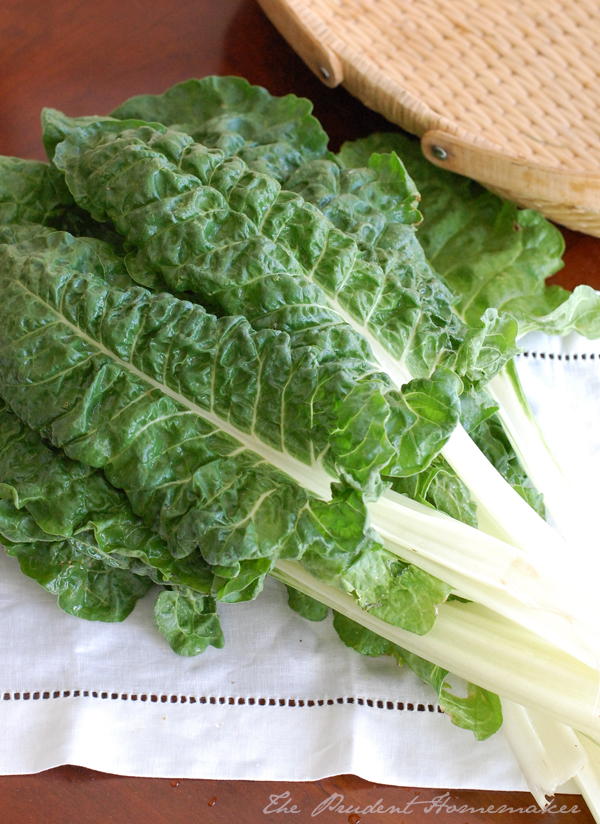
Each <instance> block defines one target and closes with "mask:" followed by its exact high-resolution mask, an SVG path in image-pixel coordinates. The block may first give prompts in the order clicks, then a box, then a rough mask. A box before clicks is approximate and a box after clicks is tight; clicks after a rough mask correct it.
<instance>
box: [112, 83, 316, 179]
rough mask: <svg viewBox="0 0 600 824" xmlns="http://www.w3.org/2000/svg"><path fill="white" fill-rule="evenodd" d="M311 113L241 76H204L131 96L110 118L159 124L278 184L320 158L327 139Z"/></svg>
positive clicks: (302, 102)
mask: <svg viewBox="0 0 600 824" xmlns="http://www.w3.org/2000/svg"><path fill="white" fill-rule="evenodd" d="M311 112H312V103H310V101H308V100H306V99H304V98H298V97H296V96H295V95H293V94H288V95H286V96H285V97H272V96H271V95H270V94H269V93H268V92H267V90H266V89H263V88H261V87H260V86H251V85H250V84H249V83H248V81H247V80H244V79H243V78H241V77H205V78H203V79H202V80H187V81H186V82H185V83H179V84H178V85H176V86H173V87H172V88H170V89H168V90H167V91H166V92H165V93H164V94H159V95H151V94H145V95H139V96H137V97H132V98H131V99H130V100H127V101H126V102H125V103H123V105H121V106H119V108H118V109H115V111H114V112H112V117H116V118H118V119H119V120H145V121H149V122H157V123H163V124H164V125H165V126H171V127H172V128H173V129H175V130H176V131H180V132H185V133H186V134H189V135H191V136H192V137H193V138H194V140H195V141H196V142H197V143H203V144H204V145H205V146H210V147H212V148H217V149H220V150H221V151H222V152H224V154H225V155H228V156H229V155H237V156H238V157H241V158H242V160H244V161H245V162H246V163H247V164H248V166H249V167H250V168H251V169H255V170H256V171H259V172H267V173H268V174H270V175H271V176H272V177H275V178H276V179H278V180H281V179H284V178H286V177H288V176H289V175H290V174H291V173H292V171H293V170H294V169H296V168H297V167H298V166H300V165H301V164H302V163H304V162H306V161H307V160H311V159H313V158H316V157H321V156H322V155H324V154H325V150H326V147H327V140H328V138H327V135H326V134H325V132H324V131H323V129H322V128H321V125H320V124H319V122H318V121H317V120H316V119H315V118H314V117H313V116H312V115H311Z"/></svg>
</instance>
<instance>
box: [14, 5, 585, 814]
mask: <svg viewBox="0 0 600 824" xmlns="http://www.w3.org/2000/svg"><path fill="white" fill-rule="evenodd" d="M207 74H235V75H240V76H244V77H246V78H247V79H248V80H249V81H250V82H252V83H258V84H260V85H263V86H265V87H266V88H267V89H268V90H269V91H270V92H271V93H273V94H286V93H288V92H294V93H295V94H297V95H301V96H305V97H308V98H310V99H311V100H312V101H313V102H314V104H315V114H316V115H317V117H318V118H319V119H320V120H321V122H322V123H323V125H324V127H325V129H326V130H327V131H328V133H329V134H330V136H331V148H332V149H336V148H337V147H338V146H339V145H340V143H341V142H342V141H343V140H346V139H354V138H357V137H361V136H364V135H367V134H369V133H370V132H372V131H375V130H378V129H379V130H381V129H389V128H390V126H389V124H388V123H387V122H386V121H385V120H383V118H381V117H380V116H378V115H377V114H375V113H373V112H371V111H369V110H368V109H365V108H364V107H363V106H362V105H361V104H360V103H358V102H357V101H356V100H354V99H353V98H352V97H351V96H350V95H349V94H348V93H347V92H346V91H345V90H344V89H342V88H338V89H328V88H326V87H325V86H323V85H322V84H321V83H320V82H319V80H318V79H317V78H316V77H315V76H314V75H313V74H312V73H311V72H310V71H309V70H308V69H307V68H306V67H305V65H304V64H303V63H302V61H301V60H300V59H299V58H298V57H297V56H296V55H295V54H294V52H293V51H292V50H291V49H290V48H289V46H288V45H287V44H286V43H285V41H284V40H283V39H282V38H281V37H280V35H279V34H278V33H277V31H276V30H275V29H274V28H273V27H272V26H271V24H270V23H269V22H268V21H267V19H266V18H265V17H264V15H263V13H262V12H261V10H260V8H259V7H258V6H257V4H256V3H255V2H254V0H194V2H189V0H177V1H175V0H103V2H100V0H26V1H25V2H23V0H19V2H17V1H16V0H3V2H2V3H0V154H8V155H17V156H20V157H25V158H39V159H43V158H44V153H43V149H42V143H41V136H40V127H39V114H40V110H41V109H42V107H43V106H51V107H55V108H59V109H61V110H62V111H65V112H66V113H67V114H71V115H80V114H104V113H106V112H109V111H111V110H112V109H113V108H114V107H116V106H117V105H118V104H119V103H121V102H122V101H123V100H125V99H126V98H127V97H130V96H131V95H134V94H140V93H144V92H148V93H158V92H162V91H164V89H166V88H167V87H168V86H170V85H172V84H173V83H177V82H179V81H182V80H185V79H187V78H189V77H202V76H204V75H207ZM565 237H566V240H567V254H566V256H565V262H566V265H565V268H564V269H563V270H562V272H560V273H559V274H558V275H556V276H555V277H554V279H553V280H554V281H555V282H559V283H561V284H562V285H564V286H566V287H568V288H573V287H574V286H575V285H576V284H578V283H589V284H590V285H593V286H595V287H596V288H600V241H598V240H595V239H592V238H588V237H584V236H583V235H579V234H578V233H575V232H565ZM475 746H476V745H475ZM286 793H289V795H288V796H286V795H285V794H286ZM334 794H337V796H336V798H337V801H338V806H337V807H336V808H335V809H327V810H324V811H323V812H322V813H320V814H319V815H318V816H315V815H313V812H314V811H315V810H316V809H317V808H318V805H319V804H322V803H323V802H324V801H325V800H326V799H327V798H329V797H330V796H333V795H334ZM340 796H343V800H340V798H339V797H340ZM271 797H273V799H274V800H271ZM380 799H381V800H382V804H383V809H389V808H390V807H395V808H396V809H397V810H398V809H399V810H402V811H403V812H402V813H400V812H396V813H394V814H390V813H384V812H383V811H382V810H381V809H380V810H379V812H377V804H378V803H379V801H380ZM436 799H438V801H437V804H436ZM332 803H334V802H332ZM532 804H533V800H532V798H531V796H529V795H528V794H527V793H497V792H473V791H454V790H453V791H450V792H445V791H444V790H443V789H440V790H432V789H427V790H419V789H414V788H398V787H386V786H382V785H375V784H372V783H369V782H366V781H363V780H362V779H359V778H356V777H354V776H338V777H336V778H329V779H325V780H323V781H316V782H307V783H297V784H294V783H285V784H283V783H276V782H273V783H271V782H249V781H239V782H233V781H221V782H220V781H203V780H178V779H177V777H176V776H174V777H173V778H172V779H146V778H130V777H123V776H113V775H106V774H102V773H98V772H94V771H92V770H88V769H85V768H81V767H73V766H63V767H58V768H56V769H54V770H49V771H47V772H44V773H39V774H37V775H30V776H5V777H0V824H21V823H22V822H23V824H25V822H34V824H38V822H39V823H40V824H41V822H43V824H83V822H85V824H106V822H115V824H124V823H125V822H128V824H129V822H131V824H136V822H144V824H160V823H162V822H167V821H168V822H177V824H179V822H181V824H184V823H185V824H188V822H190V824H191V822H202V824H204V823H205V822H206V824H225V822H227V824H229V822H232V824H233V822H235V824H250V823H251V822H252V823H253V822H257V821H264V820H269V819H273V818H274V819H275V820H278V821H281V820H282V819H283V820H288V818H287V816H288V815H289V816H293V817H292V818H291V820H293V821H296V822H307V821H309V820H312V819H313V818H317V820H319V821H322V822H324V823H325V824H329V822H334V821H337V822H346V821H349V822H350V824H358V820H359V819H360V820H362V821H363V822H364V821H366V820H367V819H368V820H370V821H377V820H379V821H394V822H399V821H403V820H405V819H406V820H407V821H412V822H413V824H423V822H425V821H429V820H431V821H434V820H441V821H445V822H452V824H459V822H460V824H475V822H505V824H507V822H509V821H511V822H516V821H525V820H528V819H530V818H531V815H532V812H531V805H532ZM368 805H375V808H376V809H375V811H373V812H370V811H369V809H368ZM441 805H442V806H441ZM448 805H451V806H454V807H455V808H458V809H459V810H460V811H459V812H456V811H455V812H449V811H448ZM502 805H506V806H507V807H512V808H517V809H518V808H522V809H525V810H527V809H528V808H529V809H530V812H524V813H518V812H513V813H510V812H504V813H503V812H500V811H499V808H501V807H502ZM561 805H564V808H565V809H566V810H571V812H565V811H564V810H563V811H562V812H560V813H558V812H557V814H556V815H553V816H552V817H551V820H553V821H555V822H557V821H559V822H561V823H562V822H565V824H566V822H567V821H571V820H572V821H576V822H578V824H589V822H591V821H592V820H593V819H592V817H591V815H590V813H589V811H588V810H587V808H586V807H585V804H583V802H582V800H581V798H580V797H578V796H559V797H557V803H556V806H557V809H558V808H560V806H561ZM574 806H575V808H576V809H572V808H573V807H574ZM340 808H341V809H340ZM357 808H358V812H352V811H353V810H356V809H357ZM365 808H367V809H366V810H365ZM460 808H462V809H460ZM342 809H343V811H344V812H343V813H342ZM480 809H481V810H483V811H481V812H479V811H477V810H480ZM277 810H279V812H277ZM296 811H298V812H296ZM341 813H342V814H341ZM369 816H370V817H369ZM409 816H410V817H409Z"/></svg>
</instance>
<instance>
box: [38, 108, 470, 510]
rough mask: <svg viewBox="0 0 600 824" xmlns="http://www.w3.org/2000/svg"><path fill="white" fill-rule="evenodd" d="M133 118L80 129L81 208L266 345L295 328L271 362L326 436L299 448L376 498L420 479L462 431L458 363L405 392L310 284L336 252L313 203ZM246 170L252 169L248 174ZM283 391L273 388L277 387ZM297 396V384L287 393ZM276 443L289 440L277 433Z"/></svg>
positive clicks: (133, 267)
mask: <svg viewBox="0 0 600 824" xmlns="http://www.w3.org/2000/svg"><path fill="white" fill-rule="evenodd" d="M47 120H48V122H49V123H50V124H51V125H52V128H53V129H54V130H55V131H58V130H60V129H63V131H65V130H68V129H69V124H70V122H71V121H69V120H68V119H66V118H64V117H63V116H61V115H58V114H56V115H54V114H52V113H48V114H47ZM127 125H128V124H126V123H122V122H119V121H102V122H98V123H96V124H93V125H92V126H89V127H87V128H85V129H83V130H76V135H77V137H75V135H72V137H73V139H76V140H78V141H79V140H81V141H84V142H83V143H82V146H83V145H85V148H84V149H82V151H81V153H80V155H79V157H80V161H81V162H79V161H77V162H75V161H73V162H74V163H75V166H74V168H73V170H72V172H71V171H69V172H68V174H67V182H68V183H69V186H70V187H71V188H72V190H73V193H74V196H75V197H76V199H77V200H78V202H79V203H81V204H82V205H83V206H85V207H86V208H88V209H90V210H91V211H92V213H93V214H94V215H95V216H96V217H97V218H98V219H103V218H105V217H106V216H107V215H108V214H109V213H110V215H111V216H112V217H114V218H115V220H116V225H117V224H118V228H119V231H121V232H123V234H124V235H125V236H126V237H127V238H128V242H129V243H130V244H135V243H137V244H138V245H139V251H138V252H137V253H133V252H132V253H131V254H130V255H129V256H128V259H127V265H128V268H129V271H130V272H131V273H132V274H133V276H134V277H135V278H136V279H137V280H138V281H140V282H143V283H144V284H148V283H150V285H156V282H155V281H153V280H152V278H150V280H149V274H150V275H152V271H153V270H154V272H155V274H156V275H158V276H159V278H160V279H161V281H162V279H163V278H164V280H165V281H166V282H167V284H168V285H169V287H170V288H171V289H172V290H173V291H175V292H178V291H191V292H195V293H196V294H198V295H200V297H201V299H202V300H204V301H206V302H208V304H209V305H212V304H217V305H218V306H219V309H220V311H221V312H224V313H226V314H238V313H240V314H243V315H245V316H246V318H247V319H248V320H249V321H250V323H251V324H252V327H253V328H254V329H255V330H256V331H257V332H258V333H259V334H260V333H262V334H263V335H264V339H265V341H273V340H275V338H273V337H269V334H268V333H269V332H277V333H278V334H279V336H278V338H277V341H278V342H279V344H281V341H282V340H283V338H282V337H281V332H286V333H287V335H288V336H289V337H288V338H286V339H285V340H286V345H285V351H284V350H283V349H282V347H281V345H279V353H276V352H275V350H274V347H273V345H270V344H269V345H270V349H271V352H272V353H273V354H270V355H269V356H268V357H269V359H270V361H271V365H270V366H269V371H268V374H269V376H270V378H269V379H270V381H271V383H273V384H275V382H276V378H275V376H276V375H280V376H281V377H280V381H281V383H282V384H287V383H289V379H288V371H291V372H292V373H293V374H294V376H295V378H296V380H295V386H296V387H298V386H300V380H301V378H302V379H303V382H304V389H303V395H302V397H301V396H300V395H297V397H298V400H300V401H301V403H300V404H298V403H297V402H296V403H295V404H294V405H291V404H289V405H288V407H287V409H289V410H290V414H293V415H294V416H295V418H294V430H295V431H296V430H297V432H298V440H300V438H301V437H303V436H304V437H305V433H306V431H307V428H308V427H311V428H312V430H313V433H314V437H315V443H313V445H312V447H310V446H309V444H308V443H306V444H305V446H304V447H303V449H304V451H303V454H300V453H299V451H298V450H299V446H300V445H299V443H298V444H297V445H296V446H295V447H294V448H293V449H292V450H291V451H292V454H294V455H296V456H298V457H299V458H300V459H301V460H305V461H306V460H308V459H309V455H310V450H311V449H312V453H313V454H316V455H321V454H323V455H324V460H325V462H326V463H325V465H326V467H327V468H328V469H329V471H330V472H331V473H332V474H333V475H334V476H337V477H340V478H343V479H345V480H347V481H348V482H350V483H353V484H354V485H356V486H358V487H359V488H362V489H364V490H365V491H366V493H367V494H368V495H369V496H370V497H376V496H378V495H379V494H380V492H381V485H380V481H379V476H380V473H381V472H382V471H383V470H385V472H386V473H387V474H391V475H407V474H411V473H413V472H417V471H419V470H420V469H422V468H423V467H425V466H427V465H428V463H429V462H430V461H431V459H432V457H433V456H434V455H435V454H436V452H437V451H439V449H441V448H442V446H443V444H444V443H445V442H446V440H447V439H448V437H449V436H450V433H451V431H452V429H453V428H454V426H455V425H456V422H457V420H458V417H457V412H458V392H459V391H460V389H461V388H462V385H461V383H460V381H458V380H457V379H456V377H455V376H454V375H452V373H450V372H449V371H447V370H446V371H445V372H442V371H439V372H438V373H436V375H435V376H434V377H433V379H432V380H431V381H430V382H429V383H427V381H429V378H424V379H422V380H421V382H420V383H419V384H417V385H414V386H409V387H408V388H407V389H405V391H404V392H399V391H398V390H396V389H394V388H393V387H392V384H391V380H390V378H389V377H388V376H387V375H385V374H384V373H382V372H381V371H380V370H379V369H378V368H377V367H376V366H375V365H374V362H373V360H374V359H373V355H372V352H371V350H370V348H369V346H368V344H367V342H366V341H365V339H364V338H363V337H362V335H360V334H358V333H357V332H356V331H355V330H354V329H353V328H352V327H351V326H349V325H348V324H347V323H345V322H344V320H343V319H342V318H341V316H340V315H339V314H338V313H337V312H336V311H334V310H333V309H332V307H331V306H330V304H329V301H328V298H327V296H326V295H325V294H324V293H323V291H322V290H321V288H320V286H319V285H318V284H317V283H315V282H310V280H309V276H310V270H311V269H312V268H314V267H313V263H314V260H313V261H312V262H311V260H312V258H314V257H315V256H320V255H321V252H322V251H323V248H322V247H323V242H324V241H323V239H322V238H320V235H321V234H322V231H321V230H322V229H327V227H325V226H321V227H320V226H319V225H318V224H319V222H320V221H323V220H325V219H324V218H323V217H322V216H321V215H320V214H319V213H318V212H316V211H315V210H314V209H312V208H311V207H306V208H304V207H302V201H301V199H300V198H298V197H296V196H291V195H289V194H286V193H285V192H284V193H281V192H280V187H279V185H278V184H277V182H276V181H275V180H273V179H272V178H268V177H266V176H265V175H261V174H258V173H255V172H251V171H249V170H248V169H247V167H246V166H245V165H244V164H243V163H242V161H240V160H239V159H233V160H229V161H228V160H225V159H224V158H223V155H222V153H220V152H218V151H215V150H210V151H209V150H207V149H206V148H205V147H203V146H199V145H198V144H190V138H188V137H187V136H185V135H182V134H178V133H176V132H167V131H166V130H163V131H162V132H161V131H160V130H159V129H158V130H157V129H154V128H153V127H150V126H147V127H143V128H138V129H133V130H130V129H128V128H127ZM88 138H89V143H88ZM67 144H69V141H65V142H63V143H60V144H59V147H58V149H57V157H56V159H57V162H58V163H59V164H62V159H64V157H63V155H65V153H66V154H67V155H68V156H69V157H71V155H70V154H69V146H68V145H67ZM71 148H72V147H71ZM188 149H189V151H188ZM140 153H141V154H140ZM141 157H143V160H141V159H140V158H141ZM61 158H62V159H61ZM169 158H175V159H176V160H177V163H178V164H179V165H175V164H174V163H173V162H171V160H169ZM138 161H139V162H138ZM66 162H68V163H70V162H71V161H66ZM89 163H91V164H92V165H93V166H94V167H95V166H96V165H97V164H100V166H101V169H102V170H101V172H99V176H98V174H97V173H93V174H92V175H91V177H90V176H89V175H88V171H89V169H88V167H87V164H89ZM75 167H76V168H75ZM180 167H181V169H183V168H184V167H185V169H188V171H190V172H192V171H193V172H194V174H191V173H189V174H188V173H184V172H183V171H180ZM86 170H87V171H86ZM155 175H158V177H156V176H155ZM203 175H204V177H205V178H208V177H210V182H211V185H208V183H207V182H202V180H201V178H202V176H203ZM240 175H242V176H245V180H244V181H242V182H240V180H239V178H240ZM159 178H160V180H161V183H160V184H159V185H158V184H157V181H158V180H159ZM246 178H247V179H246ZM157 185H158V188H157ZM176 193H177V194H176ZM280 193H281V198H280V201H281V202H279V201H277V198H278V196H279V194H280ZM290 198H291V200H290ZM274 200H275V201H277V203H274ZM234 206H235V208H234ZM288 207H291V212H290V209H289V208H288ZM236 209H237V210H239V211H236ZM282 209H283V212H282V211H281V210H282ZM167 211H168V212H169V215H167ZM248 215H250V216H251V217H249V216H248ZM251 218H252V219H251ZM315 220H316V221H317V223H316V224H315V225H313V224H314V221H315ZM303 221H305V223H303ZM306 221H307V222H306ZM151 225H152V226H154V228H151ZM327 231H329V230H328V229H327ZM286 232H287V233H288V234H289V235H290V237H291V238H292V239H293V235H294V233H297V234H299V235H301V236H302V237H303V238H304V241H303V244H304V245H302V244H300V246H299V249H300V251H301V252H303V254H304V257H306V255H307V254H308V255H309V256H311V260H308V261H307V260H305V261H304V262H303V263H301V262H300V261H299V260H298V259H297V258H296V257H294V255H293V254H292V252H291V251H290V249H289V248H288V246H286V245H285V243H284V242H283V241H282V237H283V235H284V234H285V233H286ZM332 232H334V233H335V232H337V230H332ZM290 233H291V234H290ZM325 234H327V232H325ZM313 236H314V237H313ZM311 237H313V240H312V241H311V240H310V238H311ZM346 240H347V238H345V236H343V235H342V234H341V233H339V232H337V234H336V235H335V238H334V239H333V241H332V248H331V249H329V251H328V257H327V259H325V257H322V258H321V269H322V270H323V271H324V272H327V271H329V270H330V269H331V268H332V267H337V266H338V265H339V267H341V269H343V267H344V265H346V264H344V262H343V259H342V258H341V257H340V256H339V255H338V253H337V251H335V247H336V244H337V246H338V247H340V244H341V245H342V246H343V244H344V243H345V242H346ZM290 242H291V241H290ZM350 243H352V242H350ZM296 245H297V244H296ZM313 246H314V249H312V250H311V247H313ZM340 248H341V247H340ZM318 250H320V251H318ZM338 251H339V250H338ZM350 251H351V250H350ZM355 251H356V250H355ZM346 257H348V255H346ZM350 257H352V255H351V254H350ZM357 265H358V263H357ZM305 267H307V268H305ZM338 276H339V277H341V276H342V272H341V270H340V272H338V273H337V275H336V277H338ZM365 276H366V275H365ZM390 288H391V287H390ZM349 295H350V290H348V296H349ZM417 314H418V313H417ZM405 333H406V334H409V332H408V331H406V330H405V331H403V332H402V334H405ZM469 345H470V344H469ZM416 348H417V347H415V351H416ZM422 348H423V347H421V349H422ZM430 348H435V347H434V346H432V347H430ZM286 359H287V360H289V365H288V364H287V363H285V362H284V361H285V360H286ZM265 371H266V367H265ZM279 391H281V390H280V388H278V387H277V386H275V385H274V386H273V392H274V393H276V392H279ZM293 391H294V387H293V386H290V388H289V389H288V390H287V393H288V396H291V394H292V392H293ZM426 397H427V399H428V400H427V402H424V400H425V398H426ZM307 401H309V403H310V405H308V404H307ZM442 410H443V413H441V411H442ZM265 436H266V437H269V436H268V433H265ZM270 437H271V439H272V438H275V440H277V441H280V439H281V435H280V434H279V432H278V430H277V429H275V430H274V432H273V435H272V436H270ZM269 442H271V441H269ZM326 448H327V451H326Z"/></svg>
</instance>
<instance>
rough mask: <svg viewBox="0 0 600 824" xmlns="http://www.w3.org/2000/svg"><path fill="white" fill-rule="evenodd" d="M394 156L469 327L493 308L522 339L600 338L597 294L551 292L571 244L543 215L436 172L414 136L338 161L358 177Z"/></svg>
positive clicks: (371, 143)
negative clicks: (533, 334) (510, 320)
mask: <svg viewBox="0 0 600 824" xmlns="http://www.w3.org/2000/svg"><path fill="white" fill-rule="evenodd" d="M392 151H393V152H397V153H398V154H399V155H400V156H401V157H402V160H403V162H404V164H405V165H406V168H407V169H408V172H409V174H410V176H411V177H412V179H413V180H414V182H415V184H416V187H417V189H418V190H419V192H420V193H421V197H422V203H421V206H420V210H421V212H422V213H423V223H422V224H421V226H419V231H418V238H419V241H420V243H421V245H422V246H423V249H424V251H425V254H426V256H427V258H428V260H429V261H430V263H431V265H432V266H433V267H434V269H435V270H436V271H437V272H439V273H440V275H442V276H443V277H444V278H445V280H446V282H447V283H448V285H449V286H450V288H451V289H452V291H453V292H454V293H455V294H456V295H457V296H458V298H459V301H458V304H457V307H456V310H457V312H458V313H459V314H460V316H461V317H462V318H463V320H465V322H466V323H468V324H470V325H471V324H473V323H475V322H476V321H477V320H478V319H479V318H480V317H481V315H482V314H483V312H484V311H485V310H486V309H488V308H490V307H492V308H495V309H497V310H499V311H503V312H508V313H509V314H511V315H513V317H514V318H515V319H516V320H517V322H518V324H519V335H523V334H525V333H526V332H530V331H535V330H539V331H543V332H546V333H547V334H550V335H565V334H567V333H568V332H571V331H576V332H578V333H579V334H580V335H583V336H584V337H587V338H596V337H599V336H600V297H598V295H597V294H596V292H595V291H594V290H592V289H591V288H590V287H587V286H578V287H577V288H576V289H575V290H574V291H573V292H572V293H570V292H569V291H568V290H566V289H563V288H562V287H560V286H556V285H553V286H546V284H545V281H546V279H547V278H549V277H550V276H551V275H553V274H554V273H555V272H557V271H558V270H559V269H561V268H562V266H563V262H562V255H563V253H564V239H563V236H562V234H561V233H560V231H559V230H558V229H557V228H556V227H555V226H553V225H552V224H551V223H550V222H549V221H547V220H546V219H545V218H544V217H542V215H540V214H538V213H537V212H534V211H532V210H529V209H518V208H517V207H516V206H515V205H514V204H512V203H509V202H507V201H504V200H502V199H501V198H499V197H497V196H496V195H493V194H491V193H490V192H488V191H486V190H485V189H484V188H483V187H481V186H480V185H479V184H477V183H475V182H474V181H472V180H469V179H467V178H465V177H462V176H461V175H456V174H453V173H452V172H447V171H445V170H444V169H440V168H438V167H437V166H434V165H433V164H431V163H429V162H428V161H427V160H426V159H425V158H424V157H423V154H422V152H421V148H420V145H419V143H418V142H416V141H415V140H414V139H411V138H409V137H407V136H406V135H401V134H391V133H390V134H386V133H384V134H375V135H371V137H369V138H366V139H364V140H357V141H354V142H352V143H346V144H344V146H343V147H342V150H341V151H340V153H339V155H338V156H337V158H336V159H337V161H338V162H339V163H340V165H342V167H343V168H348V169H350V168H352V167H353V166H359V167H360V166H365V165H367V163H368V161H369V157H370V156H371V153H373V152H392Z"/></svg>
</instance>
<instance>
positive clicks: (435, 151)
mask: <svg viewBox="0 0 600 824" xmlns="http://www.w3.org/2000/svg"><path fill="white" fill-rule="evenodd" d="M431 154H432V155H433V156H434V157H437V159H438V160H445V159H446V158H447V157H448V152H447V151H446V150H445V149H444V147H443V146H432V147H431Z"/></svg>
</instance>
